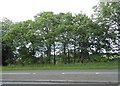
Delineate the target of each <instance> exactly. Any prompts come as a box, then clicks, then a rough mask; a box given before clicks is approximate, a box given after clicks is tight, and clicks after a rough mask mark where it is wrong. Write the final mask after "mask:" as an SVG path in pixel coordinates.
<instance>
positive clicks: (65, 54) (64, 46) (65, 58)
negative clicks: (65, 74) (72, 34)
mask: <svg viewBox="0 0 120 86" xmlns="http://www.w3.org/2000/svg"><path fill="white" fill-rule="evenodd" d="M63 46H64V51H63V52H64V57H63V58H64V63H65V64H66V43H64V44H63Z"/></svg>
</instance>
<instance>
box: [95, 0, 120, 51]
mask: <svg viewBox="0 0 120 86" xmlns="http://www.w3.org/2000/svg"><path fill="white" fill-rule="evenodd" d="M94 10H95V14H96V15H95V16H97V18H95V20H96V22H97V23H98V25H99V26H100V27H101V33H102V35H101V36H99V38H100V41H99V42H101V44H100V43H99V44H100V45H102V46H101V48H104V49H106V51H107V52H109V51H111V50H113V49H114V46H115V45H117V46H116V47H118V46H119V43H118V41H119V34H120V31H119V29H120V22H119V21H120V18H119V16H120V2H106V3H105V2H101V3H100V4H99V5H98V6H95V7H94ZM117 49H118V48H117ZM117 51H119V49H118V50H117Z"/></svg>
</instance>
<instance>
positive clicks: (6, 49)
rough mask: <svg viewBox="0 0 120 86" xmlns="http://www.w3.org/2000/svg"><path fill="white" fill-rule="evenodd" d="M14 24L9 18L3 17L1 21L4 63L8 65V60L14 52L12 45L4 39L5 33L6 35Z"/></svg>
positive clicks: (0, 29)
mask: <svg viewBox="0 0 120 86" xmlns="http://www.w3.org/2000/svg"><path fill="white" fill-rule="evenodd" d="M12 24H13V22H12V21H10V20H9V19H7V18H3V19H2V21H1V22H0V25H1V28H0V31H1V32H2V34H1V36H2V37H1V38H2V39H1V43H2V65H7V64H8V61H10V60H11V58H12V57H13V52H12V48H11V46H8V45H7V44H6V41H5V40H4V35H6V33H7V31H8V30H9V28H10V26H11V25H12Z"/></svg>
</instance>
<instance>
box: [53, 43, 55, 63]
mask: <svg viewBox="0 0 120 86" xmlns="http://www.w3.org/2000/svg"><path fill="white" fill-rule="evenodd" d="M53 46H54V64H56V56H55V43H54V44H53Z"/></svg>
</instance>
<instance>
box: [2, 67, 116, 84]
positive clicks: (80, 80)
mask: <svg viewBox="0 0 120 86" xmlns="http://www.w3.org/2000/svg"><path fill="white" fill-rule="evenodd" d="M2 83H3V84H6V86H7V84H17V86H18V84H31V85H29V86H32V84H41V85H40V86H42V84H46V85H44V86H50V85H51V86H59V84H61V85H60V86H72V85H73V84H76V85H75V86H79V84H103V86H104V84H110V83H112V84H115V83H118V70H117V69H112V70H28V71H3V72H2ZM48 84H49V85H48ZM68 84H69V85H68ZM70 84H71V85H70ZM3 86H4V85H3ZM12 86H14V85H12ZM22 86H24V85H22ZM26 86H27V85H26ZM73 86H74V85H73ZM85 86H87V85H85ZM89 86H90V85H89ZM91 86H94V85H91ZM97 86H101V85H97ZM105 86H107V85H105ZM108 86H110V85H108ZM111 86H113V85H111Z"/></svg>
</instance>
